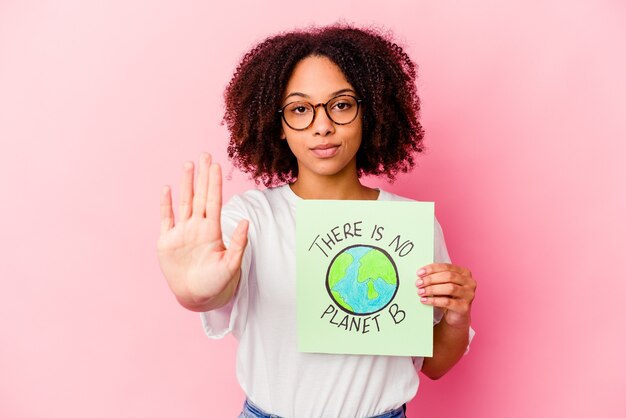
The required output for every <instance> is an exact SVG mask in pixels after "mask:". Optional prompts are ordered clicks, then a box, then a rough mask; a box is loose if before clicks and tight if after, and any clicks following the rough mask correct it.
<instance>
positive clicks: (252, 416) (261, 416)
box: [239, 399, 406, 418]
mask: <svg viewBox="0 0 626 418" xmlns="http://www.w3.org/2000/svg"><path fill="white" fill-rule="evenodd" d="M405 410H406V404H405V405H402V406H401V407H399V408H396V409H394V410H392V411H387V412H385V413H384V414H381V415H376V416H373V417H369V418H406V415H404V411H405ZM239 417H240V418H281V417H280V416H278V415H274V414H269V413H267V412H265V411H264V410H262V409H261V408H259V407H258V406H256V405H255V404H253V403H252V402H251V401H249V400H248V399H246V401H245V402H244V403H243V411H242V412H241V415H239Z"/></svg>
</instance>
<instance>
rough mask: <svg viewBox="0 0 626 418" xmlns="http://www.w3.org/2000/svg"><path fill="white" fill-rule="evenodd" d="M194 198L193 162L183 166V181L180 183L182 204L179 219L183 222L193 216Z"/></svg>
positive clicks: (179, 207) (179, 208)
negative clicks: (192, 204) (192, 205)
mask: <svg viewBox="0 0 626 418" xmlns="http://www.w3.org/2000/svg"><path fill="white" fill-rule="evenodd" d="M192 198H193V162H191V161H187V162H185V164H184V165H183V179H182V180H181V182H180V203H179V205H178V218H179V220H181V221H184V220H186V219H189V217H190V216H191V201H192Z"/></svg>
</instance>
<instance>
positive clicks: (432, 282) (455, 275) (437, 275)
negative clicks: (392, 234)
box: [416, 263, 476, 379]
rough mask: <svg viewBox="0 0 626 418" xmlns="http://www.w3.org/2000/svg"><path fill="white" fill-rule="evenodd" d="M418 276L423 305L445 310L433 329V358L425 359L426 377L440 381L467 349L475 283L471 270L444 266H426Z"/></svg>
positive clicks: (448, 265) (443, 264) (449, 265)
mask: <svg viewBox="0 0 626 418" xmlns="http://www.w3.org/2000/svg"><path fill="white" fill-rule="evenodd" d="M418 274H419V276H420V277H419V278H418V280H417V282H416V285H417V287H418V294H419V295H420V297H421V299H420V300H421V301H422V303H424V304H427V305H431V306H437V307H440V308H443V309H444V310H445V313H444V315H443V318H442V319H441V321H440V322H439V323H438V324H437V325H436V326H435V329H434V335H433V356H432V357H426V358H424V363H423V365H422V372H423V373H424V374H425V375H426V376H428V377H430V378H431V379H439V378H440V377H441V376H443V375H444V374H446V373H447V372H448V371H449V370H450V369H451V368H452V366H454V365H455V364H456V363H457V362H458V361H459V360H460V359H461V357H462V356H463V353H464V352H465V349H466V348H467V344H468V342H469V327H470V323H471V307H472V302H473V300H474V295H475V292H476V281H475V280H474V278H473V277H472V273H471V272H470V271H469V270H467V269H465V268H462V267H459V266H455V265H452V264H445V263H437V264H430V265H428V266H425V267H424V268H423V269H421V270H420V271H419V272H418Z"/></svg>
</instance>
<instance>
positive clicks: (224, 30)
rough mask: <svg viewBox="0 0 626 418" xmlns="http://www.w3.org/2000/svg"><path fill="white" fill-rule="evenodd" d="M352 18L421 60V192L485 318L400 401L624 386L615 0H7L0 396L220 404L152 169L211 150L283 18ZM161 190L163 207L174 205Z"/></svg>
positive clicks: (568, 398) (523, 409) (99, 405)
mask: <svg viewBox="0 0 626 418" xmlns="http://www.w3.org/2000/svg"><path fill="white" fill-rule="evenodd" d="M341 19H342V20H343V21H345V22H348V23H354V24H357V25H369V24H373V25H376V26H378V27H381V28H384V29H389V30H391V31H392V32H393V33H395V34H396V39H397V40H398V42H399V43H400V44H401V45H402V46H403V47H404V48H405V49H406V51H407V52H408V53H409V54H410V56H411V57H412V58H413V59H414V60H415V62H416V63H417V64H418V66H419V80H418V89H419V94H420V97H421V99H422V106H423V111H422V122H423V125H424V128H425V131H426V138H425V140H426V145H427V147H428V152H427V153H426V154H425V155H422V156H420V158H419V160H418V164H417V166H416V167H415V169H414V170H413V171H412V172H411V173H409V174H406V175H402V176H400V177H399V178H398V180H397V181H396V182H395V183H393V184H387V183H385V182H384V181H380V180H376V179H366V181H367V183H368V184H370V185H376V186H381V187H385V188H387V189H388V190H390V191H392V192H395V193H399V194H403V195H406V196H409V197H411V198H414V199H418V200H428V201H434V202H436V214H437V217H438V219H439V221H440V222H441V225H442V226H443V229H444V233H445V237H446V242H447V244H448V249H449V251H450V255H451V257H452V260H453V262H454V263H455V264H459V265H462V266H466V267H468V268H470V269H471V270H472V272H473V274H474V276H475V277H476V279H477V281H478V283H479V286H478V291H477V297H476V300H475V303H474V308H473V326H474V328H475V329H476V332H477V334H476V338H475V340H474V342H473V344H472V348H471V351H470V353H469V355H468V356H466V357H465V358H463V359H462V361H461V362H460V363H459V364H458V365H457V366H456V367H455V368H454V369H453V370H452V371H451V372H450V373H448V374H447V375H446V376H445V377H443V378H442V379H440V380H438V381H429V380H428V379H427V378H426V377H423V379H422V382H421V385H420V388H419V392H418V394H417V396H416V398H415V399H414V400H413V401H412V402H411V403H410V404H409V410H408V412H409V416H410V417H412V418H414V417H435V416H437V417H480V418H484V417H510V418H515V417H527V416H534V417H568V418H569V417H619V416H623V413H624V411H625V410H626V397H624V394H623V391H624V387H626V361H625V359H624V353H625V352H626V350H625V349H626V347H625V345H626V324H625V321H624V317H625V315H624V306H625V304H624V294H625V293H626V284H625V281H624V267H623V266H622V264H621V263H622V262H624V260H625V259H626V251H625V248H626V246H625V245H624V238H625V237H626V227H625V225H626V223H625V222H624V220H623V219H622V216H623V215H624V213H626V201H625V200H626V198H625V196H626V193H625V187H624V185H623V182H624V179H625V178H626V169H625V168H624V167H625V165H626V164H625V162H624V153H625V151H626V146H625V145H624V143H625V142H626V122H625V118H626V100H625V98H626V82H625V75H626V47H625V45H626V4H625V3H624V2H623V1H621V0H620V1H618V0H615V1H605V0H588V1H577V0H569V1H565V0H562V1H541V2H540V1H506V2H502V1H483V0H475V1H454V2H448V1H408V0H407V1H391V0H390V1H385V2H379V1H363V0H360V1H356V0H354V1H353V0H345V1H327V0H318V1H313V2H282V1H281V2H261V1H250V2H241V1H228V2H217V3H216V2H210V1H208V0H207V1H199V0H198V1H191V0H178V1H148V0H124V1H121V0H114V1H83V0H71V1H69V0H57V1H52V0H40V1H32V0H19V1H18V0H1V1H0V140H1V145H2V149H1V154H0V155H1V158H2V161H1V162H0V186H1V188H0V190H1V193H2V196H1V198H0V208H1V214H0V217H1V218H0V219H1V222H2V229H1V237H2V239H1V241H0V249H1V252H0V257H1V261H0V275H1V280H2V282H1V283H2V285H1V288H0V336H1V337H0V338H1V341H0V416H1V417H7V418H35V417H51V418H57V417H58V418H61V417H63V418H79V417H94V418H100V417H102V418H104V417H124V418H126V417H152V418H159V417H189V418H201V417H234V416H236V415H237V413H238V412H239V411H240V408H241V404H242V402H243V393H242V392H241V390H240V389H239V386H238V384H237V382H236V378H235V350H236V341H235V339H234V338H232V337H231V336H229V337H227V338H225V339H224V340H220V341H214V340H209V339H208V338H206V337H205V335H204V333H203V330H202V327H201V322H200V317H199V315H198V314H197V313H193V312H190V311H186V310H185V309H184V308H182V307H180V306H179V305H178V304H177V302H176V300H175V299H174V297H173V295H172V294H171V293H170V291H169V289H168V287H167V284H166V282H165V280H164V278H163V277H162V275H161V272H160V269H159V266H158V263H157V258H156V240H157V237H158V233H159V193H160V191H161V188H162V186H163V185H165V184H169V185H171V186H172V187H173V191H174V199H175V205H177V202H178V191H179V182H180V178H181V173H182V165H183V163H184V162H185V161H188V160H193V161H196V162H197V160H198V156H199V154H200V152H202V151H210V152H212V153H213V154H214V155H215V158H216V160H217V161H219V162H221V163H222V164H223V165H224V172H225V173H226V174H228V175H229V178H230V180H229V181H226V182H225V191H224V194H225V198H229V197H230V196H232V195H233V194H235V193H240V192H242V191H244V190H246V189H248V188H251V187H255V185H254V183H252V182H250V181H249V180H248V178H247V176H246V175H244V174H242V173H240V172H238V171H236V170H234V171H233V170H231V165H230V164H229V162H228V160H227V158H226V144H227V140H228V133H227V131H226V129H225V127H224V126H222V125H220V121H221V118H222V115H223V102H222V93H223V90H224V88H225V86H226V84H227V83H228V81H229V80H230V77H231V75H232V72H233V70H234V69H235V67H236V65H237V63H238V61H239V59H240V58H241V57H242V56H243V54H244V53H245V52H246V51H247V50H248V49H249V48H251V47H252V46H253V45H254V44H255V43H257V42H259V41H262V40H263V39H264V38H265V37H267V36H269V35H271V34H274V33H277V32H278V31H282V30H288V29H293V28H296V27H303V26H308V25H313V24H315V25H324V24H330V23H333V22H336V21H338V20H341ZM177 209H178V208H177V207H176V209H175V210H176V212H177Z"/></svg>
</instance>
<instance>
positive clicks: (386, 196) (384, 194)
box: [378, 189, 417, 202]
mask: <svg viewBox="0 0 626 418" xmlns="http://www.w3.org/2000/svg"><path fill="white" fill-rule="evenodd" d="M379 190H380V197H379V198H378V200H392V201H399V202H417V200H415V199H410V198H408V197H405V196H400V195H399V194H395V193H391V192H388V191H387V190H384V189H379Z"/></svg>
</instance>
